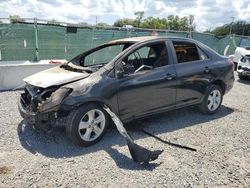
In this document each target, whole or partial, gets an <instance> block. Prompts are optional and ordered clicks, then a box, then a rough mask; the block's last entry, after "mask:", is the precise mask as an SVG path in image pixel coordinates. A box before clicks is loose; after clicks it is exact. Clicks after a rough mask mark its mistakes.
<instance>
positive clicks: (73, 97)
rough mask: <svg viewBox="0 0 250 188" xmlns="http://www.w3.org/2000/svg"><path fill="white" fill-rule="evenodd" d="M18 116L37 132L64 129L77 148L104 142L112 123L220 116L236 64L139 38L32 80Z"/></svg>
mask: <svg viewBox="0 0 250 188" xmlns="http://www.w3.org/2000/svg"><path fill="white" fill-rule="evenodd" d="M24 81H25V82H26V86H25V90H24V93H22V94H21V98H20V102H19V105H18V106H19V111H20V114H21V115H22V117H23V118H24V119H25V120H26V121H27V122H28V123H29V124H33V125H35V127H37V128H48V127H51V126H63V127H65V128H66V134H67V136H68V137H69V138H71V139H72V141H73V142H74V143H76V144H78V145H81V146H89V145H92V144H94V143H96V142H97V141H99V140H100V139H101V138H102V136H103V135H104V133H105V131H106V129H107V127H108V126H109V125H110V123H111V120H110V117H109V115H108V114H107V113H106V111H105V110H103V106H104V105H106V106H108V107H109V108H110V109H111V110H112V111H113V112H114V113H115V114H117V115H118V116H119V117H120V119H121V120H122V122H124V123H126V122H130V121H132V120H134V119H138V118H145V117H148V116H151V115H154V114H157V113H162V112H165V111H168V110H173V109H177V108H181V107H185V106H190V105H197V106H198V107H199V109H200V110H201V111H202V112H203V113H206V114H213V113H215V112H217V110H218V109H219V107H220V105H221V103H222V99H223V95H224V94H225V93H227V92H228V91H229V90H230V89H231V88H232V87H233V83H234V75H233V64H232V63H231V61H229V60H228V59H227V58H226V57H223V56H221V55H219V54H217V53H216V52H215V51H213V50H211V49H210V48H209V47H207V46H205V45H204V44H202V43H200V42H197V41H195V40H191V39H186V38H166V37H135V38H126V39H120V40H115V41H111V42H108V43H106V44H103V45H100V46H98V47H96V48H93V49H90V50H89V51H86V52H84V53H82V54H80V55H78V56H77V57H75V58H73V59H72V60H71V61H69V62H68V63H66V64H63V65H61V66H58V67H55V68H52V69H49V70H45V71H42V72H40V73H37V74H35V75H32V76H30V77H28V78H26V79H24Z"/></svg>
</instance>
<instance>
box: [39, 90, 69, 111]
mask: <svg viewBox="0 0 250 188" xmlns="http://www.w3.org/2000/svg"><path fill="white" fill-rule="evenodd" d="M72 91H73V89H72V88H64V87H63V88H59V89H58V90H56V91H55V92H53V93H52V94H51V96H50V97H49V98H47V99H46V100H45V101H44V102H42V103H39V104H38V111H39V112H50V111H56V110H57V109H58V106H59V105H60V104H61V102H62V101H63V100H64V99H65V98H66V97H67V96H68V95H69V94H70V93H71V92H72Z"/></svg>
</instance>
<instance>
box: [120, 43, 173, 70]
mask: <svg viewBox="0 0 250 188" xmlns="http://www.w3.org/2000/svg"><path fill="white" fill-rule="evenodd" d="M167 64H168V55H167V49H166V45H165V43H164V42H160V43H154V44H148V45H146V46H143V47H140V48H139V49H136V50H135V51H133V52H132V53H130V54H129V55H128V56H126V57H125V58H124V59H123V60H122V65H121V66H119V67H120V68H121V69H123V70H124V72H125V73H127V74H131V73H137V72H142V71H147V70H151V69H154V68H157V67H161V66H165V65H167Z"/></svg>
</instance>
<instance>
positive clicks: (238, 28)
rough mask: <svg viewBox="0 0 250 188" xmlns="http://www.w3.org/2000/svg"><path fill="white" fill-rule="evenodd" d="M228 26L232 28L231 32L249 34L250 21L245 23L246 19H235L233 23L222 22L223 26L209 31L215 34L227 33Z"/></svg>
mask: <svg viewBox="0 0 250 188" xmlns="http://www.w3.org/2000/svg"><path fill="white" fill-rule="evenodd" d="M230 28H232V30H231V34H237V35H246V36H249V35H250V23H247V22H246V21H236V22H234V23H230V24H224V25H223V26H219V27H216V28H215V29H213V30H212V31H211V33H212V34H214V35H217V36H224V35H229V34H230Z"/></svg>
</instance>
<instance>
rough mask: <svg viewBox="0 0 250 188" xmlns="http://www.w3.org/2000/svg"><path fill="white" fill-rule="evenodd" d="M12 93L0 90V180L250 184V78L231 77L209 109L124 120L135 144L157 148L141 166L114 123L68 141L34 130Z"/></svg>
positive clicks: (9, 183) (15, 183)
mask: <svg viewBox="0 0 250 188" xmlns="http://www.w3.org/2000/svg"><path fill="white" fill-rule="evenodd" d="M19 95H20V91H18V92H2V93H0V114H1V116H0V187H250V80H246V81H239V80H238V78H237V77H236V81H235V85H234V87H233V89H232V90H231V91H230V92H229V93H228V94H227V95H225V97H224V101H223V105H222V106H221V109H220V110H219V111H218V113H217V114H215V115H210V116H209V115H203V114H201V113H200V112H199V111H198V110H197V109H196V108H194V107H189V108H185V109H180V110H175V111H171V112H167V113H164V114H161V115H157V116H155V117H153V118H148V119H145V120H143V121H138V122H136V123H133V124H130V125H127V127H128V129H129V132H130V133H131V135H132V137H133V138H135V141H136V143H138V144H140V145H142V146H144V147H146V148H148V149H151V150H153V149H163V150H164V152H163V153H162V154H161V155H160V156H159V158H158V159H157V160H156V161H154V162H152V163H151V164H150V165H148V166H142V165H140V164H137V163H135V162H133V161H132V160H131V157H130V154H129V151H128V148H127V146H126V143H125V141H124V139H123V138H122V137H121V136H120V135H119V133H118V132H117V131H116V129H114V128H111V129H110V130H109V131H108V132H107V134H106V135H105V137H104V138H103V139H102V140H101V141H100V142H99V143H98V144H96V145H94V146H91V147H88V148H80V147H78V146H75V145H73V144H72V143H71V142H70V140H68V139H67V138H66V136H65V133H64V131H63V130H61V129H55V130H53V131H51V132H47V133H44V132H41V131H36V130H33V129H32V128H31V127H30V126H27V125H25V124H24V123H23V121H22V118H21V117H20V115H19V113H18V109H17V105H16V102H17V101H18V98H19ZM134 127H143V128H144V129H145V130H147V131H149V132H151V133H153V134H155V135H157V136H159V137H161V138H162V139H165V140H169V141H171V142H174V143H178V144H183V145H187V146H190V147H193V148H196V149H197V151H196V152H194V151H189V150H185V149H179V148H176V147H172V146H169V145H166V144H163V143H161V142H159V141H157V140H156V139H154V138H152V137H149V136H147V135H145V134H144V133H142V132H140V131H137V130H136V129H134Z"/></svg>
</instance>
